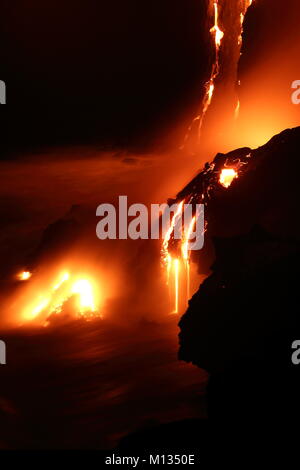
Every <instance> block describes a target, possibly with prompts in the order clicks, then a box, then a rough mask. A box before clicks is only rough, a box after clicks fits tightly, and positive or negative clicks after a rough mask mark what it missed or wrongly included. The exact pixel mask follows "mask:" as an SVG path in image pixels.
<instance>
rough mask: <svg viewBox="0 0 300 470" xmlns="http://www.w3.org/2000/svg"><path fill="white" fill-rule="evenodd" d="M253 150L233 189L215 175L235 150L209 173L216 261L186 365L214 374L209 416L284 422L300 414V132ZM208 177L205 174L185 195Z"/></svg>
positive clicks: (196, 302) (184, 328) (188, 320)
mask: <svg viewBox="0 0 300 470" xmlns="http://www.w3.org/2000/svg"><path fill="white" fill-rule="evenodd" d="M247 152H248V150H247V151H245V149H241V150H237V151H235V152H234V159H236V156H237V155H238V154H239V153H240V155H241V161H243V158H244V157H245V153H247ZM250 152H251V156H250V157H248V162H247V163H246V164H245V165H243V166H242V167H241V172H240V176H239V178H237V179H236V180H234V181H233V183H232V185H231V186H230V187H229V188H228V189H225V188H223V187H221V186H220V185H219V184H218V183H217V174H218V172H219V171H220V168H221V167H222V166H223V165H225V164H226V163H227V164H228V163H229V164H230V163H232V155H233V153H232V152H231V153H230V154H227V155H218V156H217V157H216V160H215V163H217V169H216V166H215V167H214V171H215V172H216V175H215V176H213V175H212V174H211V173H210V175H209V178H210V184H211V185H212V187H211V191H210V195H209V198H208V199H207V202H206V218H207V220H208V231H207V237H208V238H209V239H211V240H212V241H213V244H214V248H215V260H214V263H213V266H212V272H211V275H210V276H209V277H207V279H206V280H205V281H204V282H203V284H202V285H201V286H200V288H199V290H198V292H197V293H196V294H195V295H194V296H193V298H192V299H191V300H190V302H189V308H188V310H187V312H186V313H185V315H184V316H183V317H182V319H181V321H180V329H181V332H180V351H179V357H180V359H183V360H185V361H187V362H192V363H194V364H196V365H198V366H199V367H202V368H204V369H206V370H207V371H209V372H210V373H211V379H210V384H209V387H208V400H209V404H210V405H211V406H210V407H209V410H210V413H211V416H212V415H217V416H218V417H221V416H222V415H226V416H227V417H228V415H230V416H231V417H232V416H233V415H234V414H235V416H236V417H238V416H239V418H241V417H242V418H243V419H244V418H245V416H246V415H247V416H248V417H250V416H251V418H252V419H254V417H257V415H258V414H259V417H260V418H261V417H262V416H265V417H267V416H268V418H269V417H270V416H273V418H274V417H275V416H276V419H278V416H279V415H280V416H283V415H286V416H291V415H293V414H295V413H296V412H297V411H299V410H298V408H299V406H298V405H297V402H298V400H297V397H298V396H299V390H300V380H299V374H300V365H299V366H298V367H297V366H296V365H293V364H292V361H291V356H292V352H293V350H292V343H293V341H295V340H297V339H300V316H299V312H298V304H299V287H298V284H299V283H298V276H299V274H298V273H299V266H300V224H299V217H298V201H299V182H298V181H299V174H300V159H299V154H300V127H299V128H295V129H289V130H286V131H284V132H282V133H281V134H279V135H277V136H275V137H273V138H272V139H271V141H270V142H268V143H267V144H266V145H264V146H263V147H260V148H258V149H257V150H251V151H250ZM206 178H207V176H205V175H203V172H202V173H201V174H199V175H198V177H196V178H195V180H194V181H193V182H192V183H191V184H190V185H188V186H187V188H185V190H184V191H183V192H182V193H181V194H180V196H181V197H182V196H183V195H185V196H187V195H189V194H191V188H193V190H192V191H193V192H195V191H196V188H197V185H198V184H199V182H201V184H203V181H204V182H205V179H206ZM212 181H213V184H212Z"/></svg>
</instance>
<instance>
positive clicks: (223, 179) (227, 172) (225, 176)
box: [219, 168, 238, 188]
mask: <svg viewBox="0 0 300 470" xmlns="http://www.w3.org/2000/svg"><path fill="white" fill-rule="evenodd" d="M235 178H238V174H237V172H236V170H235V169H234V168H223V170H222V171H221V174H220V179H219V182H220V184H221V185H222V186H224V188H229V186H230V185H231V183H232V181H233V180H234V179H235Z"/></svg>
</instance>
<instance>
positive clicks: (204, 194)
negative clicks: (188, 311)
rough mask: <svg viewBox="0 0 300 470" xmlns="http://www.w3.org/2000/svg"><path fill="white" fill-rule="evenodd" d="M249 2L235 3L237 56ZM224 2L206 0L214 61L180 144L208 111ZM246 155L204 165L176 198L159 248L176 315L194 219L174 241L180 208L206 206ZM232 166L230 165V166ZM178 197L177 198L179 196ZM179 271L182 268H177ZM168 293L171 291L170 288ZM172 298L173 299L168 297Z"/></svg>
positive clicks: (217, 71)
mask: <svg viewBox="0 0 300 470" xmlns="http://www.w3.org/2000/svg"><path fill="white" fill-rule="evenodd" d="M252 3H253V0H238V10H239V13H238V15H239V24H240V28H239V31H238V33H237V38H236V46H235V47H238V55H240V54H241V47H242V35H243V26H244V20H245V15H246V13H247V10H248V8H249V7H250V6H251V5H252ZM225 6H226V5H225V0H210V1H209V8H208V10H209V11H208V14H209V16H212V21H213V25H212V26H211V28H210V30H209V31H210V34H211V36H212V37H213V42H214V56H215V58H214V62H213V65H212V70H211V75H210V78H209V80H208V82H206V84H205V94H204V98H203V101H202V104H201V110H200V112H199V113H198V114H197V116H196V117H195V118H194V120H193V122H192V124H191V126H190V127H189V129H188V132H187V134H186V136H185V140H184V142H185V143H186V141H187V140H188V138H189V136H190V133H191V131H192V129H193V127H194V125H195V123H197V126H198V131H197V134H198V138H199V137H200V134H201V128H202V125H203V121H204V118H205V116H206V114H207V112H208V109H209V107H210V105H211V103H212V99H213V95H214V91H215V88H216V80H217V78H218V76H219V74H220V71H221V70H220V67H221V65H220V64H221V59H220V55H221V47H222V41H223V40H224V37H225V32H224V31H223V27H222V25H221V21H220V17H221V14H222V9H223V8H225ZM235 70H236V72H237V64H236V66H235ZM234 79H235V80H237V77H236V76H235V77H234ZM239 110H240V101H239V99H238V98H237V104H236V107H235V110H234V118H235V119H237V118H238V116H239ZM249 156H250V154H249V155H246V157H245V158H244V160H243V159H238V160H234V161H233V162H225V164H224V167H223V168H218V167H216V165H215V163H211V164H207V165H206V167H205V169H204V170H203V172H201V173H200V175H202V177H203V178H202V179H201V178H200V181H201V184H202V186H201V185H200V186H199V187H198V189H197V190H196V191H195V189H193V191H192V193H190V194H188V196H187V197H186V198H184V199H182V200H180V199H179V201H177V203H178V204H179V205H178V210H177V212H176V213H175V214H174V215H173V218H172V220H171V224H170V228H169V230H168V232H167V234H166V236H165V238H164V241H163V245H162V261H163V266H164V268H165V269H166V272H167V284H168V285H169V286H170V285H172V283H171V284H170V277H171V276H172V275H173V277H174V285H175V287H174V289H173V293H174V294H173V295H174V300H173V302H174V312H175V313H178V310H179V292H180V289H179V281H180V279H179V275H180V273H183V272H184V271H185V278H186V284H187V289H186V299H187V301H188V299H189V298H190V253H189V250H188V243H189V239H190V236H191V233H192V230H193V227H194V225H195V221H196V219H195V217H196V216H194V217H193V220H192V222H191V224H190V226H189V228H188V230H187V232H186V233H184V231H183V232H182V239H181V241H179V242H180V243H178V241H175V240H174V233H173V232H174V228H175V226H176V224H177V221H178V219H180V217H181V216H182V212H183V210H184V205H185V204H195V203H202V204H204V205H205V204H206V203H207V201H208V200H209V197H210V193H211V191H212V190H213V188H214V187H215V186H216V184H218V185H220V186H223V187H224V188H229V186H230V185H231V184H232V182H233V181H234V180H235V179H236V178H238V176H239V171H240V168H241V167H242V166H243V165H244V164H246V163H247V158H249ZM230 165H232V166H230ZM179 197H180V196H179ZM181 268H182V269H181ZM171 292H172V289H171ZM172 297H173V296H172Z"/></svg>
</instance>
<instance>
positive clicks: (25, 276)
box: [17, 271, 32, 281]
mask: <svg viewBox="0 0 300 470" xmlns="http://www.w3.org/2000/svg"><path fill="white" fill-rule="evenodd" d="M31 276H32V273H31V272H30V271H22V272H21V273H19V274H17V278H18V279H19V281H28V279H30V278H31Z"/></svg>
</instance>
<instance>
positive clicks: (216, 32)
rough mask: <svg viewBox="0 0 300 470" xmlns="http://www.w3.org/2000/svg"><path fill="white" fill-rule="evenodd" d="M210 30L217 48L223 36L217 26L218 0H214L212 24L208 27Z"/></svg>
mask: <svg viewBox="0 0 300 470" xmlns="http://www.w3.org/2000/svg"><path fill="white" fill-rule="evenodd" d="M210 32H211V33H212V34H213V35H214V37H215V44H216V48H217V49H218V48H219V47H220V46H221V41H222V39H223V37H224V33H223V31H221V30H220V28H219V6H218V0H216V1H215V2H214V25H213V27H212V28H211V29H210Z"/></svg>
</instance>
